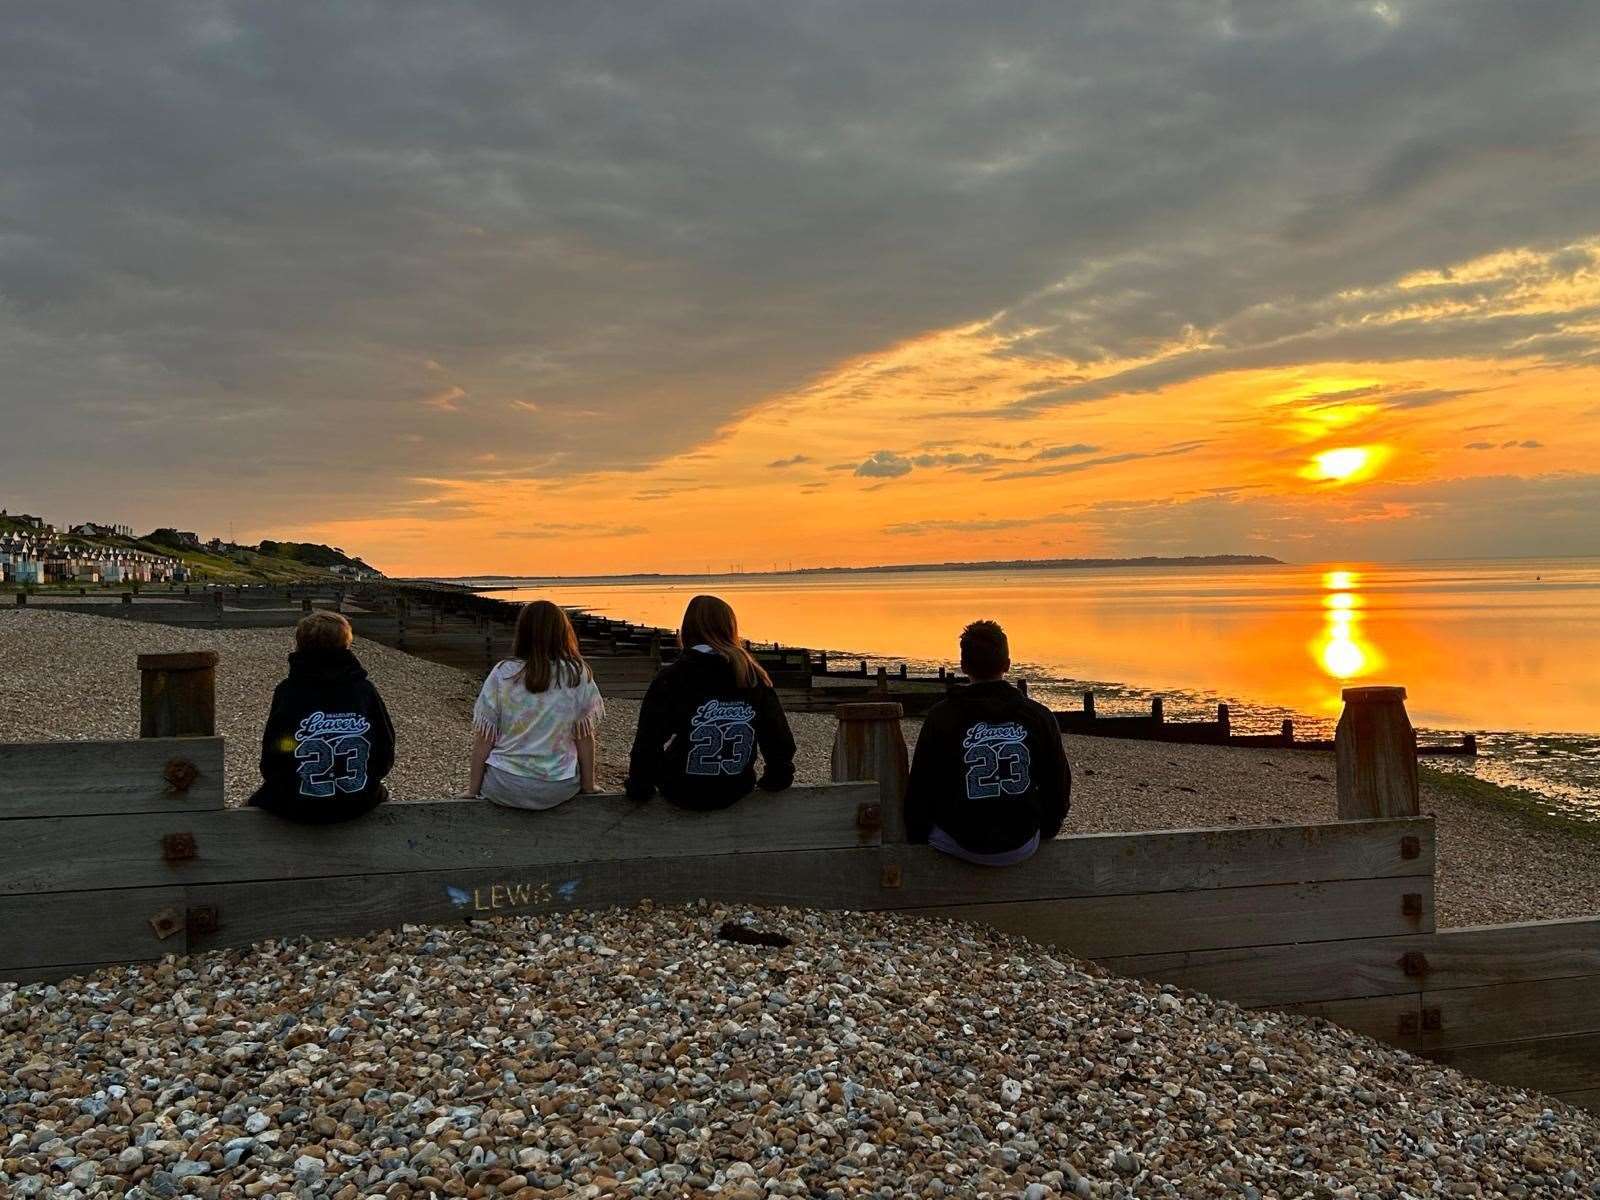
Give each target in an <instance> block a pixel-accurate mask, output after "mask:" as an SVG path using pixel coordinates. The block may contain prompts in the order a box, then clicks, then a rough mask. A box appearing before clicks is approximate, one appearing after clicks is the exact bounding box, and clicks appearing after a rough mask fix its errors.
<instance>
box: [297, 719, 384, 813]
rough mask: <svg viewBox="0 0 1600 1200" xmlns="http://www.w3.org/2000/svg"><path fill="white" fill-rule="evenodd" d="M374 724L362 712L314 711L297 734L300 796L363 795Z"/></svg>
mask: <svg viewBox="0 0 1600 1200" xmlns="http://www.w3.org/2000/svg"><path fill="white" fill-rule="evenodd" d="M371 729H372V723H371V722H370V721H368V720H367V719H366V718H365V717H363V716H362V715H361V714H360V713H321V712H314V713H311V714H310V715H309V716H307V717H306V718H305V720H303V721H301V722H300V727H299V728H298V729H296V730H295V731H294V740H295V748H294V756H295V759H296V760H297V761H298V762H299V764H300V766H299V768H298V772H297V773H298V774H299V776H300V794H301V795H302V796H331V795H333V794H334V793H335V792H360V791H364V790H365V789H366V786H367V759H368V758H369V757H371V755H372V743H371V742H369V741H368V740H367V736H366V735H367V733H368V732H369V731H370V730H371Z"/></svg>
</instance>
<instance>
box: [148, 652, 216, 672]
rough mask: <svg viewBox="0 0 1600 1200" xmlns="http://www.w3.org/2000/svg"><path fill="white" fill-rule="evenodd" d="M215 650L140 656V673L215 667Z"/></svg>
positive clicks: (200, 669)
mask: <svg viewBox="0 0 1600 1200" xmlns="http://www.w3.org/2000/svg"><path fill="white" fill-rule="evenodd" d="M219 657H220V656H219V655H218V654H217V652H216V651H215V650H186V651H183V652H181V653H178V654H141V655H139V670H141V671H203V670H205V669H206V668H207V667H214V666H216V665H217V661H218V659H219Z"/></svg>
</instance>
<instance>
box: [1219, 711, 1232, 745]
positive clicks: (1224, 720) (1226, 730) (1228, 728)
mask: <svg viewBox="0 0 1600 1200" xmlns="http://www.w3.org/2000/svg"><path fill="white" fill-rule="evenodd" d="M1217 724H1218V725H1220V726H1221V727H1222V736H1223V737H1227V736H1228V734H1230V733H1231V732H1233V716H1232V714H1231V713H1230V712H1229V711H1228V706H1227V705H1226V704H1219V705H1217Z"/></svg>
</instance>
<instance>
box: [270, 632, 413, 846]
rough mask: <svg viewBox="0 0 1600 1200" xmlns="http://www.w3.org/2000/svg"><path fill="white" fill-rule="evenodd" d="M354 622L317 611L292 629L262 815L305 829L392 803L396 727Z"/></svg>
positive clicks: (273, 716) (275, 702) (275, 698)
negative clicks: (361, 653)
mask: <svg viewBox="0 0 1600 1200" xmlns="http://www.w3.org/2000/svg"><path fill="white" fill-rule="evenodd" d="M353 640H354V638H353V635H352V633H351V630H350V622H349V621H346V620H345V619H344V618H343V617H342V616H340V615H339V614H338V613H335V612H327V611H319V612H314V613H312V614H311V615H310V616H308V617H305V618H303V619H302V620H301V622H300V624H299V625H297V626H295V631H294V644H295V650H294V653H293V654H291V655H289V677H288V678H287V679H285V680H284V681H283V682H282V683H280V684H279V685H278V686H277V689H276V690H275V691H274V692H273V693H272V710H271V712H269V713H268V714H267V728H266V731H265V733H263V734H262V737H261V778H262V784H261V786H260V787H259V788H257V789H256V793H255V795H253V796H251V797H250V803H251V804H252V805H254V806H255V807H257V808H264V809H267V810H268V811H269V812H274V813H277V814H278V815H279V816H280V817H287V818H288V819H289V820H291V821H302V822H305V823H307V824H316V825H324V824H329V823H331V822H334V821H344V820H348V819H349V818H351V817H359V816H360V815H361V814H363V813H365V812H369V811H371V810H372V809H373V808H375V807H377V806H378V805H379V804H381V803H383V801H385V800H387V799H388V798H389V792H388V789H387V788H385V787H384V786H383V778H384V776H386V775H387V774H388V773H389V771H390V769H391V768H392V767H393V766H394V725H393V724H391V723H390V720H389V710H388V709H387V708H385V707H384V705H383V697H382V696H380V695H378V689H377V688H375V687H374V686H373V685H372V681H371V680H370V679H368V678H367V673H366V671H365V670H364V669H363V668H362V666H361V663H360V661H359V660H357V658H356V656H355V655H354V654H352V653H351V652H350V643H351V642H352V641H353Z"/></svg>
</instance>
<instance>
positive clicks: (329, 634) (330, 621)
mask: <svg viewBox="0 0 1600 1200" xmlns="http://www.w3.org/2000/svg"><path fill="white" fill-rule="evenodd" d="M354 640H355V635H354V634H353V633H352V632H351V629H350V622H349V621H347V620H345V619H344V617H342V616H341V615H340V614H338V613H336V612H333V611H332V610H331V609H326V608H319V609H317V611H316V612H314V613H311V614H310V615H309V616H304V617H301V618H300V623H299V624H298V625H296V626H295V627H294V648H295V649H296V650H347V649H349V647H350V643H351V642H352V641H354Z"/></svg>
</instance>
